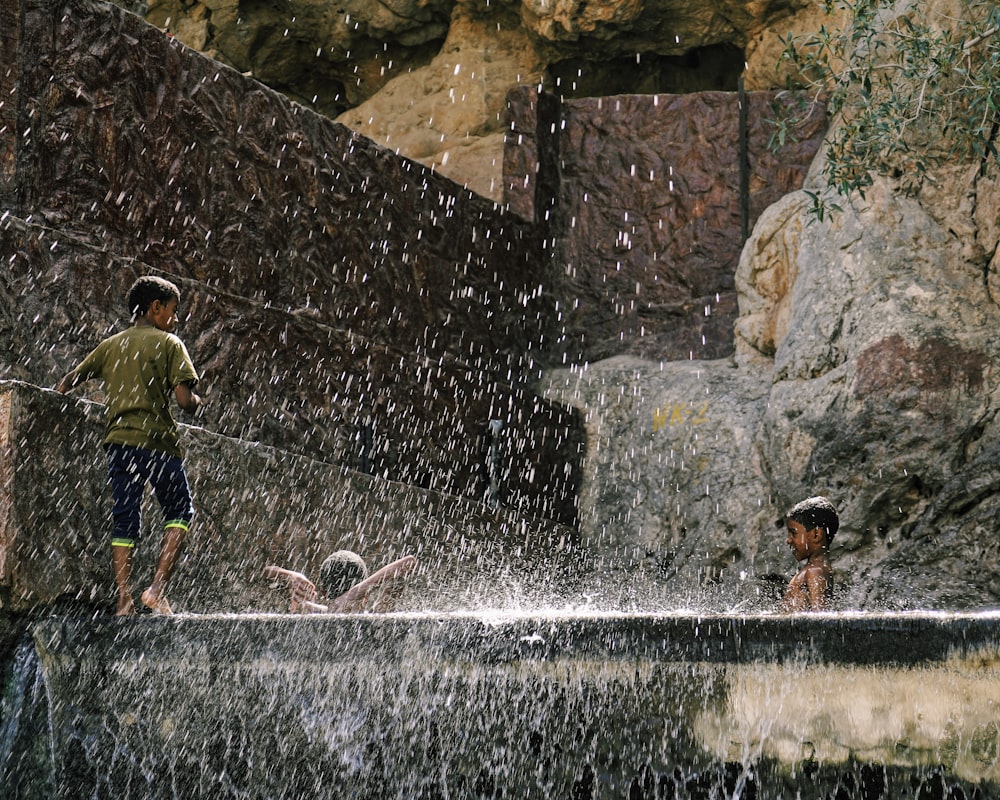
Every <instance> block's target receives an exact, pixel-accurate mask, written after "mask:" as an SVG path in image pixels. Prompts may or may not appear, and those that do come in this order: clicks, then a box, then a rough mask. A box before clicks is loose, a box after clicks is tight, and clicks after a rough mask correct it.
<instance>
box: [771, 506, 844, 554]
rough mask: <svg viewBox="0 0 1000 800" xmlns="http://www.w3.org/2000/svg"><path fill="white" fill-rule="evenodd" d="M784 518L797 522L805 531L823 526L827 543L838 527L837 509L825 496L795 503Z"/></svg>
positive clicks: (830, 540) (831, 539)
mask: <svg viewBox="0 0 1000 800" xmlns="http://www.w3.org/2000/svg"><path fill="white" fill-rule="evenodd" d="M785 519H790V520H792V521H793V522H798V523H799V524H800V525H802V526H803V527H805V529H806V530H807V531H811V530H812V529H813V528H823V529H824V530H825V531H826V543H827V544H829V543H830V542H832V541H833V537H834V535H835V534H836V533H837V529H838V528H840V517H838V516H837V509H835V508H834V507H833V503H831V502H830V501H829V500H827V499H826V498H825V497H809V498H807V499H805V500H803V501H802V502H801V503H796V504H795V505H794V506H792V507H791V508H790V509H788V511H787V512H786V513H785Z"/></svg>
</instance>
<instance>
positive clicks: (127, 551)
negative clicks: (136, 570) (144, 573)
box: [111, 542, 135, 617]
mask: <svg viewBox="0 0 1000 800" xmlns="http://www.w3.org/2000/svg"><path fill="white" fill-rule="evenodd" d="M134 549H135V546H134V545H133V544H132V543H131V542H129V543H128V544H120V543H117V542H112V544H111V565H112V568H113V569H114V572H115V585H116V586H117V587H118V603H117V606H116V608H115V616H116V617H126V616H128V615H129V614H134V613H135V603H134V602H133V601H132V552H133V551H134Z"/></svg>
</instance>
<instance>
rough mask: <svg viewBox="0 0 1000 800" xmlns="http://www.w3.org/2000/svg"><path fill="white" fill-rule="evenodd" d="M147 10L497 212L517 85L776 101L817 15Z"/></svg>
mask: <svg viewBox="0 0 1000 800" xmlns="http://www.w3.org/2000/svg"><path fill="white" fill-rule="evenodd" d="M128 5H129V4H128V3H126V6H128ZM137 10H138V11H139V12H145V15H146V18H147V19H148V20H149V21H150V22H151V23H153V24H154V25H156V26H158V27H161V28H163V29H165V30H169V31H170V32H172V33H173V34H174V35H176V36H177V37H178V38H179V39H180V40H182V41H183V42H184V43H185V44H187V45H189V46H191V47H194V48H197V49H199V50H201V51H203V52H205V53H206V54H208V55H210V56H212V57H213V58H216V59H218V60H220V61H222V62H223V63H225V64H229V65H231V66H233V67H235V68H236V69H237V70H240V71H242V72H252V73H253V75H254V76H255V77H256V78H258V79H259V80H261V81H262V82H264V83H265V84H267V85H268V86H271V87H272V88H274V89H277V90H279V91H281V92H284V93H286V94H288V95H289V96H290V97H292V98H294V99H296V100H298V101H299V102H301V103H303V104H305V105H307V106H309V107H311V108H315V109H316V110H317V111H319V112H321V113H323V114H326V115H328V116H337V115H341V116H340V117H339V118H340V120H341V121H342V122H344V123H345V124H347V125H349V126H350V127H352V128H353V129H355V130H357V131H358V132H360V133H363V134H364V135H366V136H368V137H370V138H372V139H374V140H375V141H377V142H379V143H381V144H384V145H385V146H387V147H389V148H390V149H393V150H396V151H397V152H399V153H401V154H402V155H405V156H409V157H410V158H414V159H417V160H418V161H421V162H422V163H424V164H426V165H428V166H433V167H434V169H435V170H437V171H440V172H441V173H442V174H445V175H447V176H449V177H451V178H453V179H454V180H455V181H457V182H458V183H460V184H465V185H467V186H468V187H469V188H470V189H472V190H474V191H476V192H477V193H479V194H482V195H485V196H487V197H491V198H493V199H496V200H499V199H501V197H502V193H501V184H502V181H501V165H502V160H503V133H504V128H505V124H506V120H505V117H504V98H505V97H506V95H507V93H508V92H509V91H510V90H511V89H513V88H515V87H517V86H520V85H530V86H541V87H544V88H546V89H548V90H551V91H554V92H556V93H558V94H560V95H562V96H565V97H580V96H585V95H590V96H599V95H618V94H633V93H644V94H650V93H656V92H674V93H676V92H691V91H704V90H730V91H732V90H735V88H736V78H737V76H739V75H740V74H744V77H745V79H746V82H747V88H748V89H762V90H763V89H777V88H781V87H783V86H784V80H783V75H782V74H780V73H779V71H778V68H777V66H776V65H777V64H778V55H779V52H780V51H779V50H778V49H777V47H776V46H775V42H776V41H777V36H778V35H784V34H786V33H787V32H788V31H789V30H795V29H797V28H799V27H800V26H802V25H803V24H805V23H806V22H812V21H814V19H815V17H816V15H817V10H816V8H815V4H814V3H809V2H804V1H803V0H793V2H788V0H765V1H764V2H746V0H712V2H690V0H655V2H645V3H639V2H636V0H609V1H608V2H600V3H583V2H577V1H575V0H568V1H564V0H559V2H554V3H553V2H545V1H543V0H523V1H522V2H519V3H516V2H501V3H461V2H453V1H449V0H430V2H426V1H425V0H419V2H415V1H413V0H411V1H409V2H407V0H401V1H400V2H392V3H388V4H386V3H376V4H372V3H365V2H348V3H341V4H338V5H337V6H336V7H334V6H331V5H329V4H323V3H315V2H313V0H285V2H282V3H280V4H275V5H264V4H254V5H253V6H248V5H246V4H245V3H244V4H241V3H238V2H237V1H236V0H206V2H201V0H195V2H187V0H184V2H181V0H151V1H150V2H149V3H148V5H147V6H140V7H138V8H137Z"/></svg>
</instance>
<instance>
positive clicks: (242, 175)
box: [0, 2, 578, 522]
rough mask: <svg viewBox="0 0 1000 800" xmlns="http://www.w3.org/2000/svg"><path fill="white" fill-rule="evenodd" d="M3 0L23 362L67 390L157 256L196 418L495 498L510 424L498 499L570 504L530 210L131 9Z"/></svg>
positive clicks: (14, 365) (20, 369)
mask: <svg viewBox="0 0 1000 800" xmlns="http://www.w3.org/2000/svg"><path fill="white" fill-rule="evenodd" d="M3 9H4V11H3V13H4V19H3V22H4V26H3V27H4V35H5V39H4V55H5V58H4V63H5V64H9V65H11V68H10V69H7V70H5V72H4V74H3V76H2V77H0V82H2V88H3V95H4V97H5V98H13V99H12V100H8V101H7V102H6V103H5V105H4V106H3V108H2V109H0V110H2V111H3V113H4V115H5V122H6V121H8V120H9V122H10V124H8V125H5V126H4V127H3V128H2V133H0V135H2V137H3V145H4V146H3V150H2V152H3V153H4V161H3V163H2V167H3V169H2V171H0V201H2V203H3V206H4V209H5V211H4V213H3V217H4V222H3V223H2V225H0V239H2V240H3V252H4V253H5V254H7V255H6V256H5V258H4V263H5V264H6V265H7V271H6V272H5V279H4V283H5V290H6V292H7V293H8V297H9V298H11V301H10V302H9V303H8V304H7V306H6V307H5V309H4V314H5V315H6V320H7V323H6V326H5V330H6V333H5V341H6V343H7V347H6V351H7V352H8V358H7V359H6V364H5V367H4V375H5V377H12V378H16V379H19V380H26V381H31V382H34V383H37V384H40V385H53V383H54V382H55V381H56V380H58V376H59V375H60V373H62V372H64V371H65V370H67V369H69V368H70V367H72V366H73V364H74V363H76V362H77V361H78V359H79V358H81V357H82V355H84V354H85V353H86V352H87V351H88V350H89V349H90V348H91V347H93V346H94V345H95V344H96V343H97V342H98V341H99V340H100V339H101V338H103V336H105V335H106V334H107V333H108V332H109V331H110V330H112V329H113V328H114V327H115V326H116V325H120V324H121V323H122V320H121V316H120V298H122V297H123V296H124V291H125V290H126V289H127V287H128V285H129V284H130V282H131V281H132V280H133V279H134V277H135V276H136V275H137V274H139V273H140V272H142V271H149V270H150V269H151V268H152V269H154V270H157V271H160V272H162V273H166V274H169V275H170V276H172V277H173V278H175V279H177V280H178V282H179V283H181V285H182V288H184V290H185V295H186V297H187V298H188V301H187V308H186V311H185V314H186V321H185V324H184V328H183V329H182V334H183V336H184V338H185V339H187V341H188V344H189V346H190V349H191V351H192V356H193V358H194V360H195V362H196V364H197V365H198V366H199V369H200V371H201V373H202V377H203V384H204V386H205V387H206V395H207V397H208V406H207V408H206V411H205V413H204V415H203V416H201V417H200V418H199V422H200V423H201V424H203V425H205V426H207V427H209V428H211V429H213V430H215V431H217V432H219V433H223V434H226V435H229V436H237V437H240V438H244V439H249V440H253V441H259V442H262V443H265V444H271V445H275V446H279V447H281V448H283V449H285V450H290V451H293V452H297V453H299V454H302V455H306V456H309V457H312V458H318V459H322V460H327V461H331V462H333V463H337V464H342V465H345V466H350V467H354V468H360V469H363V470H365V471H368V472H371V473H373V474H377V475H381V476H383V477H385V478H388V479H394V480H403V481H406V482H408V483H413V484H416V485H420V486H423V487H425V488H436V489H438V490H442V491H449V492H457V493H459V494H467V496H470V497H477V498H481V497H483V496H484V493H485V491H486V488H487V483H488V481H487V479H486V477H485V475H484V470H485V449H486V448H488V446H489V442H488V441H487V437H486V436H485V434H484V430H485V428H486V426H487V425H488V423H489V422H490V420H492V419H498V420H500V421H501V422H502V423H503V425H504V430H503V431H502V433H501V434H499V436H500V439H501V440H500V441H499V442H496V443H495V444H496V446H498V447H500V448H501V449H502V450H503V451H504V455H503V458H502V459H501V460H502V471H503V475H502V476H500V478H499V479H500V480H501V481H502V482H503V483H504V484H505V492H506V497H505V501H506V502H509V503H512V504H514V505H520V506H521V507H523V509H524V510H525V511H526V512H529V513H533V514H540V515H543V516H550V517H551V516H552V515H555V516H557V517H560V518H561V519H563V520H564V521H567V522H571V521H572V519H573V517H574V516H575V505H574V504H575V490H574V489H573V488H572V484H573V481H574V480H575V478H574V477H573V475H574V468H573V467H572V466H571V467H570V469H569V472H568V473H567V470H566V465H567V464H570V465H572V464H573V463H575V461H576V460H577V459H578V456H577V455H576V454H575V453H576V451H577V439H578V436H577V435H576V434H575V433H573V431H574V430H576V429H577V427H578V426H577V424H576V423H575V422H574V419H573V416H574V415H573V413H572V412H571V411H569V410H567V409H561V410H560V409H556V408H554V407H552V406H551V405H550V404H549V403H547V402H546V401H542V400H540V399H538V398H536V397H535V395H534V394H533V392H532V391H531V390H530V387H528V385H527V384H528V381H529V380H531V379H532V377H533V376H534V375H535V374H537V367H535V366H533V363H534V356H533V353H534V352H537V351H538V349H539V347H540V345H541V342H542V341H543V340H544V338H545V331H546V327H547V326H548V325H549V324H550V322H549V319H550V315H549V314H547V313H545V307H546V299H545V297H544V296H543V293H542V292H541V291H540V289H539V286H540V277H539V276H538V275H537V269H536V264H537V262H538V261H539V259H540V254H541V253H542V243H541V240H540V237H539V235H538V233H537V231H536V230H535V229H534V228H533V227H532V226H530V225H528V224H526V223H525V222H523V221H521V220H518V219H516V218H514V217H513V216H510V215H505V214H503V213H501V212H500V211H499V210H498V209H497V208H496V206H494V205H493V204H492V203H490V202H488V201H485V200H483V199H481V198H477V197H475V196H474V195H472V194H471V193H469V192H467V191H464V190H461V189H460V188H459V187H457V186H455V185H454V184H453V183H451V182H450V181H447V180H445V179H443V178H441V177H439V176H435V175H433V174H432V173H430V172H429V171H428V170H426V169H425V168H423V167H421V166H420V165H418V164H416V163H414V162H411V161H408V160H405V159H402V158H399V157H397V156H395V155H393V154H392V153H390V152H388V151H385V150H383V149H381V148H379V147H377V146H376V145H374V144H373V143H371V142H370V141H368V140H365V139H362V138H360V137H357V136H355V135H354V134H352V133H351V132H350V131H348V130H347V129H346V128H344V127H343V126H341V125H338V124H336V123H333V122H331V121H330V120H327V119H325V118H323V117H320V116H319V115H316V114H314V113H312V112H309V111H306V110H305V109H302V108H301V107H298V106H295V105H293V104H291V103H289V102H288V101H287V100H286V99H285V98H283V97H281V96H280V95H277V94H276V93H274V92H271V91H270V90H268V89H266V88H264V87H261V86H260V85H259V84H257V83H255V82H254V81H252V80H250V79H248V78H245V77H243V76H241V75H238V74H236V73H234V72H232V70H229V69H226V68H224V67H221V66H220V65H219V64H217V63H214V62H212V61H210V60H208V59H205V58H203V57H201V56H199V55H198V54H196V53H194V52H192V51H190V50H188V49H187V48H184V47H183V46H181V45H180V44H178V42H177V41H176V40H172V39H169V38H167V37H164V36H163V35H162V34H161V33H160V32H159V31H157V30H156V29H154V28H152V27H150V26H149V25H147V24H145V23H143V22H142V21H141V20H139V19H137V18H136V17H134V16H132V15H129V14H124V13H122V12H120V11H119V12H117V13H111V12H112V9H108V8H107V7H105V6H103V5H100V4H90V3H87V2H80V3H71V4H69V5H68V6H67V8H66V10H65V11H60V12H59V13H55V12H54V11H53V10H52V6H51V4H47V3H44V2H43V3H38V4H33V5H28V6H26V7H25V11H24V16H23V21H22V19H21V17H20V16H19V7H18V6H17V5H16V4H12V3H4V4H3ZM122 42H126V43H129V42H131V43H133V44H132V45H131V46H129V47H122V46H120V45H121V43H122ZM18 131H20V132H21V135H18V134H17V133H16V132H18ZM18 218H20V219H18ZM29 218H30V222H29V221H27V220H28V219H29ZM43 276H45V277H43ZM15 298H16V300H15ZM529 317H530V318H532V320H533V321H530V320H529ZM44 340H47V341H48V342H50V343H51V344H50V346H46V347H44V348H41V352H39V342H41V341H44ZM292 365H294V373H290V372H289V370H290V368H291V367H292ZM94 397H95V398H96V397H97V395H94ZM545 419H552V420H557V419H558V420H559V421H558V422H555V426H556V427H553V428H552V429H551V435H550V434H541V435H540V431H541V429H540V428H539V427H538V424H539V423H540V422H541V421H542V420H545ZM293 420H297V421H295V422H293ZM529 420H530V423H531V424H530V425H529V424H528V423H529ZM289 423H290V424H289ZM560 426H563V427H560ZM566 426H568V427H566ZM543 427H544V425H543ZM557 428H558V429H559V430H561V432H557ZM560 450H562V451H563V452H560V453H557V451H560ZM546 453H548V455H544V454H546ZM518 454H520V455H518ZM553 457H554V458H553ZM539 458H541V459H542V460H545V459H549V458H552V460H551V461H550V463H549V465H548V466H547V467H543V466H541V461H539ZM567 480H568V481H569V483H567V482H566V481H567ZM556 484H559V485H562V486H563V489H559V490H557V491H556V494H552V493H550V489H554V488H555V486H556ZM518 487H520V488H518ZM542 487H547V488H542ZM524 490H527V494H524ZM556 496H559V497H560V498H561V499H558V500H556V499H555V498H556Z"/></svg>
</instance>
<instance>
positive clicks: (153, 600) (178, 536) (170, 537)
mask: <svg viewBox="0 0 1000 800" xmlns="http://www.w3.org/2000/svg"><path fill="white" fill-rule="evenodd" d="M187 532H188V526H187V524H186V523H183V522H171V523H167V525H166V527H165V528H164V529H163V545H162V547H160V557H159V558H158V559H157V561H156V571H155V572H154V573H153V582H152V583H151V584H150V585H149V588H148V589H146V591H144V592H143V593H142V602H143V604H144V605H146V606H148V607H149V608H151V609H153V611H155V612H157V613H159V614H172V613H174V612H173V610H172V609H171V608H170V604H169V603H168V602H167V584H168V583H169V582H170V576H171V575H173V573H174V567H176V566H177V562H178V560H179V559H180V557H181V553H182V552H183V550H184V539H185V537H186V536H187Z"/></svg>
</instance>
